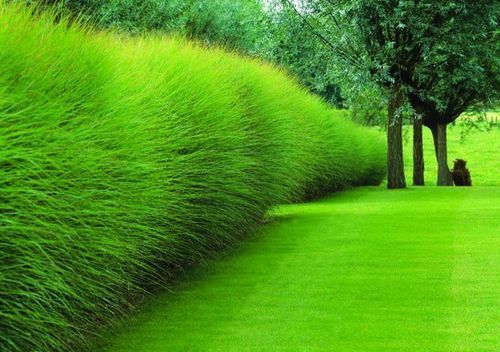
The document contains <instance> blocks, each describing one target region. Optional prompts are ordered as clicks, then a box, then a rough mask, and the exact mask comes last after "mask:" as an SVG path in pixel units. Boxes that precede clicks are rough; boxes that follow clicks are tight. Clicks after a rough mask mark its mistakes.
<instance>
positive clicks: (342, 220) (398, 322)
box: [98, 187, 500, 352]
mask: <svg viewBox="0 0 500 352" xmlns="http://www.w3.org/2000/svg"><path fill="white" fill-rule="evenodd" d="M499 213H500V188H498V187H474V188H461V189H459V188H437V187H428V188H410V189H408V190H400V191H386V190H384V189H382V188H362V189H357V190H353V191H349V192H344V193H341V194H337V195H335V196H333V197H330V198H327V199H325V200H322V201H319V202H315V203H310V204H298V205H292V206H283V207H280V208H278V209H277V210H275V212H274V215H275V216H276V219H277V220H276V221H275V222H273V223H271V224H269V225H268V226H266V227H264V228H263V229H262V230H261V231H259V232H258V233H257V234H256V235H255V236H254V237H253V239H252V240H251V241H248V242H247V243H246V244H245V245H243V246H242V247H241V248H240V249H239V250H236V251H234V252H232V253H231V254H228V255H226V256H224V257H222V258H219V259H218V260H215V261H213V262H211V263H209V264H208V265H207V266H206V267H204V268H200V269H198V270H196V271H195V272H191V273H189V275H188V278H187V280H183V281H182V282H181V283H180V284H179V285H178V286H176V287H175V288H174V290H173V291H172V292H166V293H163V294H160V295H159V296H157V297H156V298H154V299H152V300H150V301H149V302H147V303H146V304H145V306H144V308H143V309H142V310H140V311H139V312H138V313H137V314H136V316H135V318H134V319H132V320H130V321H126V322H125V323H124V324H123V325H124V326H123V327H121V329H119V332H118V333H117V334H116V335H113V336H112V337H109V338H107V339H105V340H104V341H103V342H102V343H103V345H102V346H101V347H100V349H98V350H102V351H107V352H152V351H155V352H167V351H169V352H174V351H271V350H272V351H346V352H347V351H364V352H368V351H380V352H383V351H411V352H414V351H426V352H430V351H435V352H445V351H450V352H451V351H455V352H456V351H474V352H481V351H484V352H493V351H498V350H499V348H500V330H499V326H498V321H500V308H499V307H500V286H499V283H498V272H499V270H500V262H499V257H498V248H499V245H500V238H499V237H498V228H499V227H500V217H498V214H499Z"/></svg>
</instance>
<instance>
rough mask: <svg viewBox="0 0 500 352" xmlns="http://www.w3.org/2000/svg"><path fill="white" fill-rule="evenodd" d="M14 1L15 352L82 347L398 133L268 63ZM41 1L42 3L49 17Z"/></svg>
mask: <svg viewBox="0 0 500 352" xmlns="http://www.w3.org/2000/svg"><path fill="white" fill-rule="evenodd" d="M36 12H37V11H36V10H34V8H26V7H23V6H22V5H19V4H17V5H16V4H12V3H9V4H7V3H6V2H4V1H1V2H0V48H1V50H0V265H1V271H0V287H1V289H0V316H1V319H0V331H1V334H0V350H1V351H68V350H70V349H72V348H73V347H74V346H76V345H79V344H82V343H84V341H85V338H86V337H87V336H88V335H89V334H93V333H95V332H96V331H98V327H99V326H101V325H102V324H104V323H106V322H108V321H110V320H112V319H113V318H114V317H117V316H119V315H120V314H122V313H123V312H124V311H126V309H127V308H128V307H129V305H130V302H131V300H132V298H133V297H134V296H136V295H137V294H139V293H141V292H142V290H143V289H144V287H145V285H146V284H151V283H154V282H158V280H159V276H161V275H166V274H168V270H166V269H165V268H169V267H170V268H171V267H174V266H179V265H182V264H184V263H186V262H190V261H196V260H199V258H201V257H202V256H203V255H205V254H207V253H208V252H210V251H215V250H218V249H220V248H223V247H224V246H227V245H228V244H231V243H234V242H235V241H237V240H238V239H239V238H241V237H242V236H243V235H245V234H246V233H248V231H251V230H252V229H253V228H255V226H257V225H258V224H259V222H260V221H261V220H262V219H263V216H264V215H265V213H266V212H267V210H268V209H269V207H270V206H272V205H273V204H277V203H283V202H290V201H300V200H303V199H307V198H312V197H317V196H319V195H321V194H324V193H326V192H330V191H335V190H339V189H343V188H345V187H349V186H353V185H362V184H377V183H379V182H380V181H381V180H382V179H383V177H384V159H385V154H384V144H383V141H381V140H380V138H379V136H377V135H376V134H375V133H373V132H371V131H369V130H366V129H363V128H361V127H358V126H356V125H354V124H353V123H351V122H350V121H348V120H346V119H344V118H343V117H342V113H341V112H338V111H333V110H331V109H329V108H327V107H326V105H325V104H324V103H322V102H321V101H320V100H318V98H316V97H313V96H311V95H309V94H307V93H306V92H305V91H304V90H303V89H301V88H300V87H298V86H297V84H296V83H295V82H294V80H292V79H290V78H289V77H287V76H286V75H285V74H284V73H282V72H279V71H277V70H276V69H274V68H272V67H270V66H269V65H267V64H264V63H261V62H259V61H256V60H251V59H244V58H240V57H238V56H236V55H234V54H230V53H226V52H223V51H222V50H215V49H211V50H208V49H204V48H201V47H197V46H196V45H194V44H189V43H187V42H184V41H182V40H178V39H177V40H176V39H166V38H161V37H154V36H151V37H141V38H131V39H124V38H122V37H119V36H117V35H115V34H113V33H97V32H94V31H92V30H89V29H86V28H85V26H82V25H78V24H72V25H68V24H67V23H65V22H64V21H59V22H58V24H55V21H54V18H53V16H52V15H50V14H39V13H38V14H37V13H36ZM34 13H35V14H34Z"/></svg>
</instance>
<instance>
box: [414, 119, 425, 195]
mask: <svg viewBox="0 0 500 352" xmlns="http://www.w3.org/2000/svg"><path fill="white" fill-rule="evenodd" d="M413 185H414V186H423V185H424V146H423V143H422V119H421V118H418V117H417V116H414V117H413Z"/></svg>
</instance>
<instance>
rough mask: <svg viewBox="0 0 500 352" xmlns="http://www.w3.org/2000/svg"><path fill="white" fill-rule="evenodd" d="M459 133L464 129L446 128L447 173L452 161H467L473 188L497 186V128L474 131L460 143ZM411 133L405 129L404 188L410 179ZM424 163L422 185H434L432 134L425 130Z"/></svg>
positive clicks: (499, 155)
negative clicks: (423, 182)
mask: <svg viewBox="0 0 500 352" xmlns="http://www.w3.org/2000/svg"><path fill="white" fill-rule="evenodd" d="M496 116H497V115H495V117H496ZM463 131H464V128H463V127H462V126H460V125H457V126H452V125H450V126H449V127H448V162H449V166H450V169H451V168H453V160H455V159H457V158H459V159H464V160H467V167H468V169H469V170H470V172H471V176H472V185H473V186H500V174H499V170H500V128H499V127H498V125H497V127H493V128H492V129H491V130H489V131H481V130H477V129H474V130H472V131H470V133H469V134H468V135H467V137H466V138H465V140H464V141H463V143H461V142H460V135H461V133H462V132H463ZM412 133H413V131H412V130H411V128H406V129H405V144H404V154H405V173H406V181H407V183H408V184H411V180H412V175H413V170H412V167H413V165H412V162H413V161H412V153H413V151H412V138H413V136H412ZM424 160H425V181H426V184H428V185H435V184H436V178H437V163H436V157H435V155H434V145H433V142H432V133H431V132H430V130H429V129H428V128H426V127H424Z"/></svg>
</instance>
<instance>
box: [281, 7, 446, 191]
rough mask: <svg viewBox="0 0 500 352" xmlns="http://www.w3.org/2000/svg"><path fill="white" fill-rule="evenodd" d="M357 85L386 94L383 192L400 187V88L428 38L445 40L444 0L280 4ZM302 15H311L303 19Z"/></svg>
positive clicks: (423, 52)
mask: <svg viewBox="0 0 500 352" xmlns="http://www.w3.org/2000/svg"><path fill="white" fill-rule="evenodd" d="M282 3H283V5H284V6H290V7H293V8H294V9H295V11H296V13H297V15H298V16H300V17H302V19H303V20H304V22H306V23H307V26H308V28H309V29H310V30H311V31H312V32H313V33H315V34H316V36H317V37H318V38H320V40H321V41H323V42H324V43H326V44H328V45H329V46H330V48H331V50H332V52H333V53H334V54H335V55H336V57H337V58H338V59H339V60H343V61H344V63H345V64H347V65H349V66H350V67H351V68H352V69H353V75H355V76H356V75H357V76H358V77H359V78H360V79H361V80H362V79H365V77H366V74H365V73H366V72H368V73H369V75H370V76H371V79H373V81H374V82H376V83H377V84H378V85H379V86H380V87H383V88H385V89H386V90H387V92H388V97H389V98H388V107H387V111H388V119H387V141H388V153H387V156H388V158H387V172H388V184H387V187H388V188H404V187H405V186H406V182H405V177H404V165H403V143H402V133H401V132H402V121H403V118H402V108H403V104H404V101H405V92H406V88H405V87H406V84H407V82H409V81H413V76H414V74H415V70H416V68H417V66H418V65H419V64H420V63H421V62H422V61H423V59H424V57H426V55H428V52H429V51H430V49H431V47H430V45H429V43H428V38H429V37H432V36H436V35H437V33H439V35H442V36H446V35H450V34H451V30H452V29H453V27H452V26H451V25H450V23H452V22H453V21H454V18H453V16H451V15H452V13H453V10H454V7H453V6H449V4H448V1H444V0H432V1H431V0H413V1H410V0H408V1H387V0H370V1H367V0H339V1H333V0H303V1H299V6H297V5H296V3H297V1H295V2H294V1H292V0H282ZM304 14H312V15H309V16H307V17H306V16H305V15H304Z"/></svg>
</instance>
